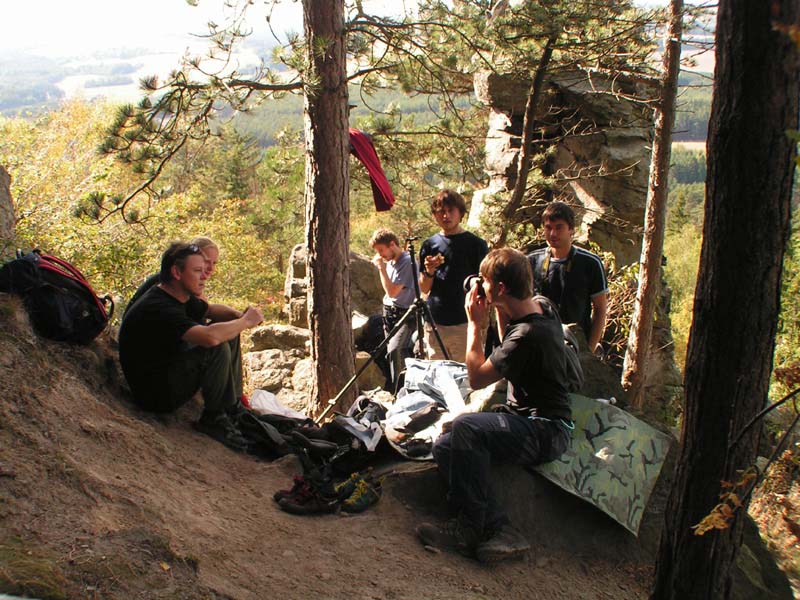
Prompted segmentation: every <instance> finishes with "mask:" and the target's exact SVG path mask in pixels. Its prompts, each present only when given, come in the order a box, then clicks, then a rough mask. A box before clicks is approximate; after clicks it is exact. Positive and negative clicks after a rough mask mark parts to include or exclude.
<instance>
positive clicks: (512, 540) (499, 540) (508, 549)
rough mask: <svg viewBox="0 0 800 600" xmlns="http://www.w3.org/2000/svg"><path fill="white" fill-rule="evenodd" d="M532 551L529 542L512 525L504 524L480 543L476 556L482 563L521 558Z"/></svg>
mask: <svg viewBox="0 0 800 600" xmlns="http://www.w3.org/2000/svg"><path fill="white" fill-rule="evenodd" d="M530 549H531V545H530V544H529V543H528V540H526V539H525V537H524V536H523V535H522V534H521V533H520V532H519V531H518V530H517V529H515V528H514V527H513V526H512V525H511V524H510V523H504V524H503V525H501V526H500V527H499V528H498V529H497V530H495V531H494V532H491V533H490V534H489V536H488V537H487V538H486V539H485V540H484V541H482V542H480V543H479V544H478V546H477V548H476V549H475V555H476V557H477V558H478V560H479V561H480V562H482V563H495V562H499V561H501V560H508V559H510V558H519V557H521V556H523V555H524V554H526V553H527V552H528V551H529V550H530Z"/></svg>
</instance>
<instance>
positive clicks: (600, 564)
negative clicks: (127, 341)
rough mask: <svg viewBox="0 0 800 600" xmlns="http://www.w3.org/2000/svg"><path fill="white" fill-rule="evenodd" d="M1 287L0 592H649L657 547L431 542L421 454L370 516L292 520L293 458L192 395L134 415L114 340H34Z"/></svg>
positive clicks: (590, 595) (222, 595) (392, 481)
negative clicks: (202, 417) (225, 437)
mask: <svg viewBox="0 0 800 600" xmlns="http://www.w3.org/2000/svg"><path fill="white" fill-rule="evenodd" d="M1 296H2V295H0V592H5V593H11V594H18V595H23V594H26V595H29V596H33V597H37V598H40V599H42V600H46V599H58V598H69V599H81V598H87V599H101V598H102V599H126V600H127V599H159V598H170V599H172V598H174V599H184V598H185V599H236V600H249V599H253V600H255V599H262V598H272V597H277V598H287V599H293V598H298V599H300V598H303V599H305V598H331V599H339V598H341V599H345V598H346V599H348V600H352V599H359V600H360V599H364V600H366V599H372V598H374V599H398V600H399V599H409V600H410V599H419V598H428V599H437V598H464V599H479V598H587V599H607V598H645V597H647V589H648V586H649V582H650V579H651V577H652V568H651V565H652V556H649V555H647V554H640V555H638V556H632V555H631V553H630V552H621V553H619V555H616V553H615V552H613V551H612V552H607V553H602V554H598V553H594V552H592V551H591V549H590V548H588V547H587V548H581V547H579V546H578V547H574V546H573V547H567V546H565V545H558V544H552V543H550V540H547V539H532V540H531V541H532V544H533V552H532V553H531V555H530V556H529V557H528V558H526V559H524V560H522V561H517V562H511V563H507V564H500V565H496V566H493V567H486V566H483V565H480V564H478V563H476V562H474V561H472V560H469V559H466V558H463V557H460V556H456V555H449V554H443V553H432V552H429V551H426V550H425V549H424V548H423V547H422V546H421V545H420V544H419V542H418V541H417V540H416V538H415V536H414V533H413V529H414V526H415V524H417V523H418V522H420V521H421V520H424V519H426V518H430V517H431V516H432V515H433V516H438V515H440V514H441V513H440V511H441V510H442V507H441V503H440V502H436V501H435V500H432V499H434V498H437V497H439V498H440V496H441V493H440V490H439V489H437V485H438V484H436V483H435V482H436V479H435V477H434V475H435V474H434V473H433V472H432V471H431V468H432V467H431V465H429V464H427V463H406V464H400V465H395V466H394V467H393V475H391V476H390V477H388V479H387V480H386V484H385V491H384V494H383V498H382V499H381V501H380V502H379V503H378V504H377V505H376V506H374V507H372V508H371V509H370V510H368V511H367V512H365V513H362V514H359V515H353V516H346V515H344V514H342V515H325V516H313V517H312V516H304V517H299V516H293V515H289V514H287V513H284V512H282V511H281V510H279V509H278V508H277V505H276V504H275V503H274V502H273V500H272V494H273V492H274V491H275V490H277V489H280V488H285V487H288V486H290V484H291V476H292V475H293V474H294V473H297V472H299V467H298V464H297V463H296V461H295V459H294V458H293V457H285V458H283V459H280V460H278V461H274V462H265V461H260V460H257V459H255V458H253V457H249V456H244V455H240V454H236V453H234V452H232V451H230V450H228V449H227V448H225V447H223V446H222V445H221V444H219V443H216V442H214V441H213V440H211V439H210V438H208V437H206V436H204V435H202V434H199V433H197V432H195V431H194V430H193V429H192V427H191V421H192V420H193V419H194V418H195V416H196V414H197V412H198V410H199V407H198V406H196V405H190V406H188V407H186V408H185V409H182V410H181V411H179V413H177V414H176V415H172V416H169V417H166V418H156V417H153V416H151V415H147V414H145V413H142V412H140V411H138V410H136V409H135V408H133V407H132V405H131V404H130V403H129V402H128V401H127V400H126V399H125V397H124V396H123V395H122V393H121V389H120V386H119V381H118V370H117V369H116V368H115V367H114V365H113V363H110V362H109V358H108V357H109V355H108V354H107V353H108V352H109V342H108V340H107V339H101V340H100V343H99V344H96V345H95V346H93V347H91V348H78V347H70V346H66V345H63V344H57V343H53V342H48V341H45V340H41V339H39V338H37V337H36V336H35V335H33V334H32V333H31V331H30V328H29V327H28V325H27V320H26V318H25V317H24V312H23V311H21V310H19V304H18V303H17V302H16V301H15V300H13V299H10V298H8V297H1ZM432 482H433V483H432ZM544 493H547V488H545V492H544ZM575 502H576V505H577V506H578V509H579V510H586V511H592V510H594V509H592V508H591V507H588V505H587V507H586V508H581V507H582V506H583V503H580V502H579V501H577V500H576V501H575ZM598 518H602V516H599V517H598ZM568 526H569V524H564V527H568ZM605 526H607V527H611V525H608V524H606V525H605Z"/></svg>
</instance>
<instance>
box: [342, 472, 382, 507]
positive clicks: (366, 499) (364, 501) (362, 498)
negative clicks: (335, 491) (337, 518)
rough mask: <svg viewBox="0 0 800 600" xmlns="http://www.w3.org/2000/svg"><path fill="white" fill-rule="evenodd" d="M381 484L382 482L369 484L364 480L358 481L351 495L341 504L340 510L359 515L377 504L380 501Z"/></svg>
mask: <svg viewBox="0 0 800 600" xmlns="http://www.w3.org/2000/svg"><path fill="white" fill-rule="evenodd" d="M382 483H383V481H382V480H381V481H377V482H375V483H373V484H370V483H367V481H366V480H364V479H358V480H357V481H356V484H355V488H354V490H353V493H352V494H351V495H350V496H349V497H348V498H347V500H345V501H343V502H342V510H343V511H344V512H349V513H360V512H364V511H365V510H367V509H368V508H369V507H370V506H372V505H373V504H377V502H378V500H380V499H381V484H382Z"/></svg>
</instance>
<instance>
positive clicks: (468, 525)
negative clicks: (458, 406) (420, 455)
mask: <svg viewBox="0 0 800 600" xmlns="http://www.w3.org/2000/svg"><path fill="white" fill-rule="evenodd" d="M480 275H481V278H482V281H480V282H478V283H477V285H475V286H474V287H473V288H472V290H471V291H470V292H469V293H468V294H467V297H466V300H465V308H466V311H467V317H468V323H469V325H468V330H467V347H466V364H467V373H468V375H469V383H470V387H472V389H481V388H484V387H486V386H487V385H489V384H491V383H494V382H495V381H497V380H499V379H500V378H501V377H505V378H506V379H507V380H508V386H509V399H508V404H507V405H506V406H504V407H503V408H504V409H505V410H504V411H503V412H491V413H470V414H463V415H460V416H458V417H456V419H455V420H454V421H453V423H452V428H451V430H450V431H449V432H448V433H445V434H443V435H442V436H440V437H439V438H438V439H437V440H436V443H435V444H434V447H433V455H434V458H435V459H436V464H437V466H438V468H439V471H440V473H441V474H442V476H443V477H444V479H445V482H446V483H447V487H448V500H449V501H450V505H451V507H452V508H453V509H454V510H455V511H456V515H457V516H456V518H455V519H454V520H452V521H450V522H448V523H446V524H444V526H443V527H438V526H436V525H433V524H430V523H422V524H421V525H419V526H418V527H417V535H418V536H419V538H420V539H421V541H422V542H423V543H424V544H426V545H430V546H434V547H437V548H442V549H448V550H455V551H458V552H460V553H462V554H466V555H468V556H473V557H476V558H477V559H478V560H479V561H481V562H495V561H499V560H504V559H506V558H511V557H514V556H519V555H522V554H524V553H526V552H528V550H530V544H529V543H528V542H527V540H525V538H524V537H523V536H522V534H521V533H520V532H519V531H517V530H516V529H515V528H514V527H513V526H512V525H511V522H510V521H509V519H508V517H507V516H506V514H505V513H504V512H503V510H502V509H501V508H500V506H499V505H498V503H497V501H496V500H495V498H494V496H493V494H492V490H491V482H490V474H491V473H490V465H491V464H492V463H493V462H503V463H510V464H518V465H525V466H528V465H538V464H541V463H545V462H549V461H552V460H555V459H557V458H558V457H559V456H561V455H562V454H563V453H564V451H565V450H566V449H567V447H568V446H569V443H570V431H571V429H572V428H573V424H572V413H571V411H570V406H569V400H568V398H567V389H566V386H567V372H566V355H565V348H564V335H563V332H562V329H561V322H560V321H559V319H558V317H557V316H556V315H555V313H554V312H553V311H550V310H545V309H543V308H542V306H541V305H540V304H539V302H538V301H537V300H535V299H534V298H533V290H532V281H531V279H532V278H531V269H530V264H529V263H528V259H527V258H526V257H525V255H524V254H522V253H521V252H518V251H516V250H512V249H510V248H500V249H497V250H492V251H491V252H490V253H489V254H488V255H487V256H486V258H484V259H483V261H482V262H481V266H480ZM490 307H494V309H495V312H496V316H497V322H498V328H499V332H500V336H501V343H500V346H498V347H497V348H495V349H494V351H493V352H492V354H491V355H490V356H489V358H488V359H487V358H485V357H484V349H483V345H482V343H481V329H482V327H483V326H484V324H485V323H486V321H487V318H488V314H489V308H490Z"/></svg>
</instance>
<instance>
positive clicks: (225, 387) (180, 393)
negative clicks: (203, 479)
mask: <svg viewBox="0 0 800 600" xmlns="http://www.w3.org/2000/svg"><path fill="white" fill-rule="evenodd" d="M206 279H208V272H207V269H206V266H205V259H204V256H203V254H202V251H201V250H200V248H199V247H198V246H197V245H195V244H186V243H183V242H174V243H172V244H171V245H170V246H169V248H167V250H166V251H165V252H164V254H163V255H162V257H161V272H160V283H159V284H158V285H155V286H153V287H151V288H150V289H149V290H148V291H147V292H146V293H145V294H144V295H143V296H142V297H141V298H140V299H138V300H137V302H136V303H135V304H134V305H133V306H132V307H131V309H130V310H129V311H128V312H127V314H126V315H125V317H124V318H123V320H122V326H121V327H120V332H119V358H120V363H121V364H122V370H123V372H124V373H125V378H126V379H127V381H128V384H129V385H130V387H131V391H132V392H133V396H134V400H135V402H136V403H137V404H138V405H139V406H140V407H141V408H143V409H144V410H148V411H152V412H160V413H164V412H172V411H174V410H176V409H177V408H179V407H180V406H181V405H183V404H185V403H186V402H187V401H188V400H189V399H190V398H191V397H192V396H193V395H194V394H195V393H196V392H197V391H198V389H199V390H202V392H203V401H204V409H203V414H202V416H201V417H200V420H199V421H198V422H197V423H196V424H195V425H196V428H197V429H198V430H199V431H202V432H204V433H207V434H208V435H210V436H211V437H213V438H214V439H216V440H218V441H220V442H222V443H223V444H225V445H226V446H228V447H230V448H233V449H235V450H239V451H244V450H246V449H247V445H248V444H247V440H246V439H245V438H244V437H243V436H242V434H241V432H240V431H239V430H238V429H237V428H236V426H235V425H234V423H233V421H232V420H231V418H230V417H231V416H232V415H233V416H235V415H236V414H237V413H238V412H239V411H241V410H242V406H241V404H240V402H239V399H238V398H237V395H236V389H237V387H239V388H240V386H241V382H237V381H235V378H236V377H237V376H238V377H241V375H240V372H237V370H236V369H235V367H234V365H233V360H232V355H231V344H232V343H233V344H235V343H236V339H237V336H238V335H239V334H240V333H241V332H242V331H244V330H246V329H250V328H251V327H254V326H256V325H258V324H259V323H261V321H262V320H263V318H264V317H263V315H262V313H261V311H260V310H259V309H258V308H254V307H248V308H247V309H246V310H245V311H244V312H243V313H242V315H241V316H240V317H238V318H236V319H232V320H227V321H220V322H212V323H211V324H208V325H207V324H206V323H207V321H208V320H211V321H216V319H215V317H217V316H219V315H214V314H213V313H214V307H215V305H209V304H208V303H207V302H206V301H205V300H203V299H202V295H203V288H204V286H205V282H206Z"/></svg>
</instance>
